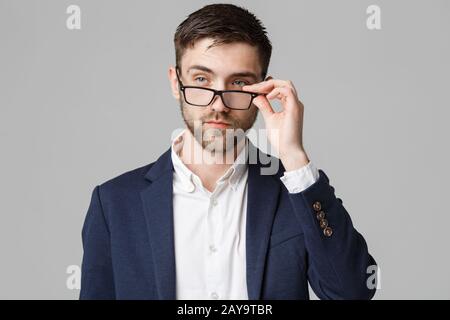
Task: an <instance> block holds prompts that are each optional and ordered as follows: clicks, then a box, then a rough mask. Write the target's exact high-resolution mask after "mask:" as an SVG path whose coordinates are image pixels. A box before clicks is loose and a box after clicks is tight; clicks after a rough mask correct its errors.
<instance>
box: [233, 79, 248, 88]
mask: <svg viewBox="0 0 450 320" xmlns="http://www.w3.org/2000/svg"><path fill="white" fill-rule="evenodd" d="M233 84H237V85H238V86H239V87H243V86H245V85H248V82H246V81H242V80H235V81H233Z"/></svg>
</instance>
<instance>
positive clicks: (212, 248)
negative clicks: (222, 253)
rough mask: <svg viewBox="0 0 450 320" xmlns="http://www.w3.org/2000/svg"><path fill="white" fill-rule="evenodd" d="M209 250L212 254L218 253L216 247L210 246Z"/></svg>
mask: <svg viewBox="0 0 450 320" xmlns="http://www.w3.org/2000/svg"><path fill="white" fill-rule="evenodd" d="M209 250H210V251H211V252H216V251H217V248H216V247H215V246H214V245H210V246H209Z"/></svg>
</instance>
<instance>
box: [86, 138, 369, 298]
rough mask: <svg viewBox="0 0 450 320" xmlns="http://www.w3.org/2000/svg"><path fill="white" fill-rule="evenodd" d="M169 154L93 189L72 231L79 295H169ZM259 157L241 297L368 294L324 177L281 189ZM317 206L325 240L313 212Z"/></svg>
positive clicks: (362, 251)
mask: <svg viewBox="0 0 450 320" xmlns="http://www.w3.org/2000/svg"><path fill="white" fill-rule="evenodd" d="M250 145H251V144H250ZM254 148H256V147H254ZM170 151H171V150H170V148H169V149H168V150H167V151H166V152H165V153H164V154H163V155H162V156H161V157H159V159H158V160H157V161H155V162H153V163H151V164H148V165H146V166H144V167H141V168H138V169H135V170H132V171H129V172H126V173H124V174H122V175H120V176H118V177H116V178H114V179H111V180H109V181H107V182H105V183H103V184H101V185H99V186H97V187H96V188H95V189H94V191H93V193H92V198H91V203H90V205H89V209H88V211H87V215H86V219H85V222H84V225H83V230H82V241H83V249H84V253H83V262H82V269H81V291H80V299H176V274H175V252H174V234H173V214H172V210H173V208H172V174H173V166H172V159H171V152H170ZM265 156H266V157H269V156H268V155H265ZM261 162H263V161H260V159H259V157H258V161H257V163H255V164H249V167H248V170H249V172H248V201H247V221H246V254H247V256H246V261H247V266H246V268H247V290H248V297H249V299H250V300H257V299H263V300H267V299H309V293H308V284H307V283H308V281H309V283H310V285H311V287H312V289H313V290H314V292H315V293H316V295H317V296H318V297H319V298H321V299H370V298H372V296H373V295H374V293H375V289H369V288H368V286H367V284H366V281H367V279H368V276H369V274H368V273H367V267H368V266H369V265H375V261H374V259H373V258H372V257H371V256H370V254H369V253H368V250H367V245H366V242H365V240H364V238H363V237H362V236H361V234H359V233H358V232H357V231H356V230H355V228H354V227H353V224H352V221H351V219H350V216H349V215H348V213H347V211H346V209H345V208H344V207H343V205H342V200H341V199H340V198H336V196H335V194H334V188H333V187H332V186H331V185H330V184H329V179H328V177H327V176H326V174H325V173H324V172H323V171H322V170H319V172H320V178H319V180H318V181H316V182H315V183H314V184H313V185H311V186H310V187H309V188H307V189H306V190H304V191H303V192H300V193H296V194H290V193H289V192H288V191H287V189H286V187H285V186H284V185H283V183H282V181H281V180H280V179H279V178H280V176H282V175H283V172H284V171H285V170H284V168H283V166H282V164H281V162H279V164H280V166H279V167H280V169H279V171H278V173H277V174H275V175H261V171H260V169H261V168H262V167H264V166H265V165H264V164H262V163H261ZM264 163H267V162H265V161H264ZM267 166H268V165H267ZM317 202H318V203H320V206H321V210H322V211H324V213H325V215H326V219H327V220H328V222H329V226H330V228H331V229H332V231H333V232H332V234H331V236H326V235H325V234H324V232H323V229H322V228H321V226H320V225H319V220H318V219H317V218H316V211H317V209H318V205H317ZM314 203H316V205H314Z"/></svg>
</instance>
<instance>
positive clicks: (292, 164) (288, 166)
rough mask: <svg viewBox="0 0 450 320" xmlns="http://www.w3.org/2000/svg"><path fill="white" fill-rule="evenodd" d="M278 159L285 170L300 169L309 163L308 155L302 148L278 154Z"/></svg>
mask: <svg viewBox="0 0 450 320" xmlns="http://www.w3.org/2000/svg"><path fill="white" fill-rule="evenodd" d="M280 160H281V163H282V164H283V166H284V169H285V170H286V171H292V170H297V169H300V168H302V167H304V166H306V165H307V164H308V163H309V158H308V155H307V154H306V152H305V151H304V150H302V149H301V150H295V151H291V152H289V153H287V154H285V155H280Z"/></svg>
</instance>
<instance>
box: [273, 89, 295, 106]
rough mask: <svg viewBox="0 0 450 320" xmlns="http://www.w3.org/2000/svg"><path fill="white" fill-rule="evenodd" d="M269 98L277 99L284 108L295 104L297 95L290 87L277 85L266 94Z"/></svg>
mask: <svg viewBox="0 0 450 320" xmlns="http://www.w3.org/2000/svg"><path fill="white" fill-rule="evenodd" d="M266 98H267V99H269V100H273V99H279V100H280V101H281V102H282V105H283V107H284V108H285V109H288V108H290V107H291V106H294V105H296V102H297V97H296V96H295V92H294V89H293V88H290V87H278V88H274V89H273V90H272V91H271V92H269V93H268V94H267V95H266Z"/></svg>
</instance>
